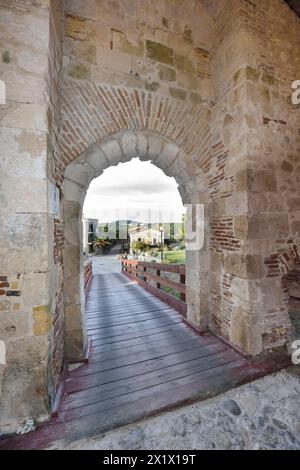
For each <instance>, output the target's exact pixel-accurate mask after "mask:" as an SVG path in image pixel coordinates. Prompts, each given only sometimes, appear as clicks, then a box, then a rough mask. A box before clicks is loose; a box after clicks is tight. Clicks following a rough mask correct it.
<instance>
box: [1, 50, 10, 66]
mask: <svg viewBox="0 0 300 470" xmlns="http://www.w3.org/2000/svg"><path fill="white" fill-rule="evenodd" d="M2 62H3V63H4V64H9V63H10V62H11V57H10V53H9V51H4V52H3V53H2Z"/></svg>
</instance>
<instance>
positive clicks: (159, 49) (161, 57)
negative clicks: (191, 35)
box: [146, 40, 174, 65]
mask: <svg viewBox="0 0 300 470" xmlns="http://www.w3.org/2000/svg"><path fill="white" fill-rule="evenodd" d="M146 55H147V57H149V59H152V60H156V61H157V62H163V63H164V64H168V65H173V64H174V50H173V49H171V48H170V47H168V46H165V45H164V44H160V43H158V42H154V41H149V40H147V41H146Z"/></svg>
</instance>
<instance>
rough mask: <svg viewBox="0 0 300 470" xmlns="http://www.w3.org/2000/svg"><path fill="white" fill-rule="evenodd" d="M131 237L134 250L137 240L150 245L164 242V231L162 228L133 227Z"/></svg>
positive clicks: (130, 231)
mask: <svg viewBox="0 0 300 470" xmlns="http://www.w3.org/2000/svg"><path fill="white" fill-rule="evenodd" d="M129 238H130V251H131V252H132V245H133V243H135V242H143V243H147V244H148V245H153V246H155V245H160V244H161V243H164V232H162V234H161V231H160V230H155V229H153V228H147V227H145V228H139V227H136V228H133V229H131V230H129Z"/></svg>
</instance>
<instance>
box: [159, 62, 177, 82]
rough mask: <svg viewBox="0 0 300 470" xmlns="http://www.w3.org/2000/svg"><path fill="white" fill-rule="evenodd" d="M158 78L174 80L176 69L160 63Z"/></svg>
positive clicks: (168, 80)
mask: <svg viewBox="0 0 300 470" xmlns="http://www.w3.org/2000/svg"><path fill="white" fill-rule="evenodd" d="M159 78H160V80H163V81H167V82H174V81H175V80H176V71H175V70H174V69H173V68H171V67H166V66H165V65H161V66H160V67H159Z"/></svg>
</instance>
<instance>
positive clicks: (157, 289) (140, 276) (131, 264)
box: [122, 259, 187, 317]
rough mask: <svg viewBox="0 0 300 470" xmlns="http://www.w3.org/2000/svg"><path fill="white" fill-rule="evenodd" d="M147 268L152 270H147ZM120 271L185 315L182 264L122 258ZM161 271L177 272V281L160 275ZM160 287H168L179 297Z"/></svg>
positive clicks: (183, 267)
mask: <svg viewBox="0 0 300 470" xmlns="http://www.w3.org/2000/svg"><path fill="white" fill-rule="evenodd" d="M149 270H150V271H152V272H149ZM122 271H123V273H124V274H126V275H127V276H128V277H130V278H133V279H135V280H136V281H137V282H138V283H139V284H140V285H141V286H142V287H144V288H145V289H146V290H148V291H149V292H151V294H153V295H155V296H156V297H159V298H160V299H161V300H163V301H164V302H166V303H167V304H168V305H170V306H171V307H173V308H175V309H176V310H177V311H178V312H179V313H181V314H182V315H183V316H185V317H186V312H187V304H186V285H185V274H186V269H185V265H184V264H163V263H147V262H144V261H137V260H129V259H122ZM153 271H154V272H153ZM163 272H165V273H174V274H177V275H178V281H174V280H171V279H168V278H165V277H162V276H161V274H162V273H163ZM154 273H155V274H154ZM150 281H152V284H150ZM153 283H154V284H155V285H153ZM162 287H168V288H169V289H171V290H172V291H174V292H175V293H177V295H178V297H179V298H176V297H175V296H174V295H171V294H170V293H168V292H165V291H164V290H163V288H162Z"/></svg>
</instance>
